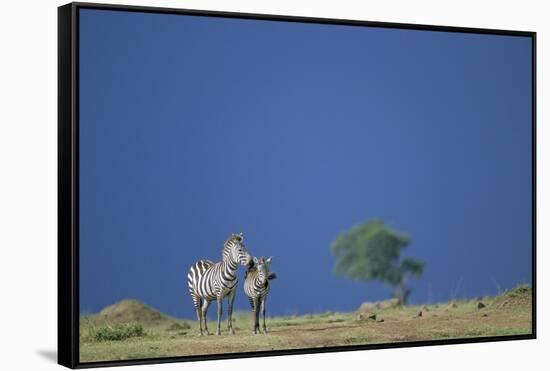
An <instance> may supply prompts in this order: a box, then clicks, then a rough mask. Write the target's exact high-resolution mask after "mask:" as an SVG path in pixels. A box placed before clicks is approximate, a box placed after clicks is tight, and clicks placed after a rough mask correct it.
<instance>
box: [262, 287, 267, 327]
mask: <svg viewBox="0 0 550 371" xmlns="http://www.w3.org/2000/svg"><path fill="white" fill-rule="evenodd" d="M266 299H267V296H264V297H263V298H262V321H263V330H264V334H267V327H265V305H266V304H265V301H266Z"/></svg>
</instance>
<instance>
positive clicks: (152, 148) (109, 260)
mask: <svg viewBox="0 0 550 371" xmlns="http://www.w3.org/2000/svg"><path fill="white" fill-rule="evenodd" d="M530 78H531V41H530V39H529V38H526V37H517V36H494V35H476V34H460V33H447V32H433V31H412V30H397V29H382V28H367V27H351V26H334V25H316V24H299V23H287V22H267V21H254V20H237V19H221V18H207V17H196V16H177V15H166V14H144V13H137V12H114V11H102V10H81V15H80V180H81V183H80V187H81V189H80V212H81V215H80V238H81V240H80V285H81V286H80V287H81V290H80V299H81V307H80V308H81V312H95V311H98V310H100V309H101V308H102V307H104V306H106V305H109V304H111V303H113V302H115V301H118V300H120V299H123V298H136V299H139V300H142V301H144V302H145V303H147V304H150V305H152V306H154V307H156V308H158V309H160V310H162V311H164V312H167V313H169V314H171V315H175V316H180V317H193V316H194V312H193V308H192V304H191V300H190V297H189V294H188V292H187V288H186V275H187V270H188V268H189V267H190V266H191V264H193V262H194V261H196V260H198V259H201V258H207V259H211V260H219V259H220V257H221V255H220V254H221V247H222V244H223V241H224V240H225V238H226V237H227V236H228V235H229V234H230V233H231V232H240V231H242V232H244V233H245V242H246V244H247V246H248V247H249V250H250V252H251V253H252V254H254V255H258V256H260V255H266V256H269V255H273V257H274V258H273V264H272V270H274V271H276V272H277V273H278V279H277V281H275V282H274V284H273V287H272V292H271V294H270V300H269V304H268V311H269V312H270V313H271V314H291V313H303V312H314V311H324V310H353V309H355V308H356V307H357V306H358V305H359V304H360V303H361V302H362V301H367V300H376V299H382V298H385V297H387V296H388V295H389V290H388V288H387V287H386V286H384V285H382V284H365V283H360V282H354V281H351V280H349V279H346V278H340V277H335V276H334V275H333V274H332V267H333V264H334V259H333V257H332V256H331V254H330V250H329V246H330V243H331V241H333V240H334V239H335V238H336V237H337V236H338V234H339V233H341V232H343V231H345V230H347V229H348V228H350V227H351V226H353V225H355V224H357V223H361V222H364V221H368V220H369V219H371V218H375V217H379V218H382V219H384V220H385V221H386V223H387V224H388V225H390V226H391V227H393V228H395V229H397V230H400V231H403V232H407V233H409V234H410V235H411V237H412V244H411V245H410V247H409V248H408V249H407V250H406V255H408V256H414V257H417V258H419V259H422V260H424V261H425V262H426V271H425V274H424V276H423V277H422V278H421V279H419V280H413V281H412V287H413V292H412V296H411V301H412V302H416V303H420V302H430V301H431V302H436V301H443V300H448V299H449V298H450V297H451V296H455V297H464V296H477V295H492V294H495V293H496V292H497V286H500V287H501V288H507V287H513V286H515V285H517V284H519V283H525V282H528V283H530V282H531V258H532V256H531V243H532V236H531V211H532V210H531V133H530V125H531V116H530V115H531V99H532V98H531V79H530ZM241 274H242V271H241ZM236 309H238V310H248V304H247V302H246V301H245V298H244V294H243V292H242V288H239V292H238V296H237V301H236ZM212 313H214V311H212Z"/></svg>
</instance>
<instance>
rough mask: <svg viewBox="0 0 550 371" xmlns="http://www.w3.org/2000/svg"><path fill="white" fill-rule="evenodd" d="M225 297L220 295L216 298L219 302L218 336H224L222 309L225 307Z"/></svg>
mask: <svg viewBox="0 0 550 371" xmlns="http://www.w3.org/2000/svg"><path fill="white" fill-rule="evenodd" d="M222 299H223V295H219V296H218V297H217V298H216V301H217V302H218V330H217V331H216V335H221V334H222V309H223V308H222V307H223V300H222Z"/></svg>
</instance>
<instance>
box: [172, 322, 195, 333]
mask: <svg viewBox="0 0 550 371" xmlns="http://www.w3.org/2000/svg"><path fill="white" fill-rule="evenodd" d="M190 328H191V325H190V324H189V323H187V322H185V321H183V322H173V323H172V324H171V325H170V326H168V327H167V328H166V331H181V330H189V329H190Z"/></svg>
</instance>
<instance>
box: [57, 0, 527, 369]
mask: <svg viewBox="0 0 550 371" xmlns="http://www.w3.org/2000/svg"><path fill="white" fill-rule="evenodd" d="M80 9H101V10H119V11H127V12H144V13H163V14H180V15H197V16H206V17H218V18H219V17H222V18H239V19H254V20H268V21H284V22H301V23H316V24H331V25H348V26H349V25H352V26H358V27H362V26H368V27H379V28H397V29H407V30H428V31H443V32H456V33H474V34H492V35H513V36H524V37H529V38H530V39H531V42H532V76H531V85H532V97H533V99H532V107H531V109H532V123H531V134H532V135H531V137H532V143H531V148H532V154H531V159H532V169H531V171H532V180H531V181H532V190H531V191H532V221H533V222H532V236H533V243H532V274H533V286H532V290H533V291H532V292H533V306H532V333H531V334H528V335H510V336H495V337H479V338H464V339H447V340H426V341H414V342H406V343H391V344H390V343H388V344H371V345H350V346H336V347H326V348H312V349H292V350H276V351H259V352H246V353H228V354H215V355H201V356H181V357H166V358H152V359H133V360H124V361H102V362H89V363H88V362H86V363H81V362H80V361H79V228H78V225H79V10H80ZM536 216H537V213H536V32H531V31H511V30H497V29H484V28H466V27H448V26H433V25H422V24H405V23H387V22H372V21H358V20H347V19H329V18H310V17H297V16H282V15H268V14H250V13H232V12H222V11H203V10H189V9H170V8H155V7H145V6H128V5H107V4H95V3H78V2H77V3H70V4H67V5H64V6H61V7H59V8H58V363H59V364H61V365H63V366H66V367H69V368H88V367H100V366H121V365H137V364H154V363H168V362H183V361H200V360H214V359H230V358H243V357H263V356H277V355H289V354H307V353H322V352H342V351H353V350H368V349H381V348H401V347H418V346H430V345H449V344H462V343H480V342H496V341H508V340H526V339H536V329H537V326H536V292H537V290H536V277H537V276H536V232H537V230H536V224H537V220H536Z"/></svg>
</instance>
